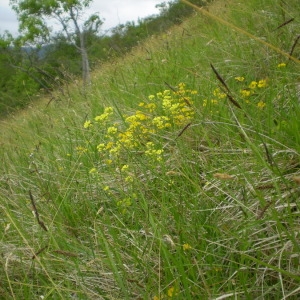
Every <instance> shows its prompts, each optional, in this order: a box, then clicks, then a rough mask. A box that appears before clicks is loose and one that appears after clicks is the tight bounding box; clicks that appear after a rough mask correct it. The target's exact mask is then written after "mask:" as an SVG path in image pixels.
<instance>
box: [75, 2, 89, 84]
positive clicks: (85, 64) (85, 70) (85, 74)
mask: <svg viewBox="0 0 300 300" xmlns="http://www.w3.org/2000/svg"><path fill="white" fill-rule="evenodd" d="M70 16H71V19H72V21H73V23H74V26H75V29H76V34H77V37H78V38H79V42H80V45H79V47H78V48H79V49H78V50H79V51H80V54H81V65H82V80H83V84H84V85H89V84H91V76H90V64H89V59H88V54H87V50H86V46H85V40H84V32H82V31H81V30H80V28H79V25H78V23H77V18H76V16H75V14H74V11H73V8H72V7H71V8H70Z"/></svg>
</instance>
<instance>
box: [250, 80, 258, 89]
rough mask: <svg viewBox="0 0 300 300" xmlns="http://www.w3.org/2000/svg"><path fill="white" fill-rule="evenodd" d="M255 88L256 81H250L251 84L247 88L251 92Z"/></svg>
mask: <svg viewBox="0 0 300 300" xmlns="http://www.w3.org/2000/svg"><path fill="white" fill-rule="evenodd" d="M256 86H257V82H256V81H251V83H250V84H249V88H250V89H252V90H253V89H255V88H256Z"/></svg>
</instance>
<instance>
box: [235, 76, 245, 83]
mask: <svg viewBox="0 0 300 300" xmlns="http://www.w3.org/2000/svg"><path fill="white" fill-rule="evenodd" d="M234 79H235V80H236V81H238V82H243V81H244V80H245V78H244V77H243V76H237V77H234Z"/></svg>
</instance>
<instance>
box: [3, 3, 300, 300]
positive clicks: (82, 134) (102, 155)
mask: <svg viewBox="0 0 300 300" xmlns="http://www.w3.org/2000/svg"><path fill="white" fill-rule="evenodd" d="M299 11H300V2H299V1H298V0H290V1H279V0H278V1H273V0H260V1H258V0H249V1H237V0H222V1H221V0H220V1H218V0H216V1H214V2H213V3H212V4H210V5H209V6H208V8H207V9H205V10H197V12H196V14H195V16H193V17H192V18H190V19H188V20H187V21H186V22H184V23H183V24H181V25H180V26H178V27H175V28H173V29H172V30H170V31H169V32H166V33H165V34H163V35H161V36H157V37H153V38H151V39H149V40H148V41H147V42H145V43H144V44H142V45H140V46H139V47H137V48H136V49H134V50H133V51H132V52H131V53H129V54H128V55H127V56H126V57H125V58H123V59H119V60H115V61H113V62H111V63H109V64H105V65H103V66H102V67H101V69H99V71H98V72H95V73H94V75H93V85H92V86H91V87H89V89H88V90H85V91H84V90H82V89H81V88H80V83H79V82H74V84H72V85H69V86H65V87H64V89H63V90H61V91H57V93H56V95H55V97H54V98H52V99H42V100H41V101H40V103H39V104H38V105H36V106H34V107H31V108H28V109H26V110H24V111H22V112H21V113H18V114H17V115H14V116H13V115H12V116H11V117H9V118H7V119H5V120H3V121H1V124H0V126H1V131H0V145H1V147H0V153H1V154H0V155H1V162H2V164H1V165H0V168H1V169H0V171H1V172H0V174H1V175H0V206H1V211H0V216H1V218H0V221H1V228H2V229H1V233H0V237H1V241H0V250H1V258H0V263H1V269H2V272H0V282H1V284H0V298H1V299H156V300H158V299H219V300H220V299H298V298H299V295H300V288H299V284H300V275H299V259H300V257H299V250H300V249H299V230H300V221H299V196H300V189H299V185H300V159H299V156H300V121H299V120H300V103H299V102H300V96H299V93H300V83H299V76H300V71H299V66H300V65H299V63H300V62H299V60H298V59H299V56H300V46H299V43H298V39H299V35H298V34H299V29H300V18H299V13H298V12H299ZM289 54H290V55H291V56H289Z"/></svg>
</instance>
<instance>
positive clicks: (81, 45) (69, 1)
mask: <svg viewBox="0 0 300 300" xmlns="http://www.w3.org/2000/svg"><path fill="white" fill-rule="evenodd" d="M91 2H92V0H10V4H11V6H12V8H13V9H14V11H15V12H16V13H17V15H18V19H19V22H20V24H19V30H20V32H21V34H22V41H23V43H28V42H29V43H33V44H35V45H42V44H47V43H48V44H49V43H50V42H51V39H52V37H53V36H52V34H51V33H52V28H51V26H50V25H49V22H50V21H58V23H59V24H60V25H61V34H64V35H65V37H66V38H67V40H68V42H69V43H71V44H73V45H74V46H75V47H76V49H77V50H78V51H79V53H80V55H81V62H82V79H83V82H84V84H89V83H90V81H91V79H90V66H89V59H88V53H87V47H86V40H85V35H86V33H90V32H97V31H98V29H99V27H100V26H101V25H102V23H103V22H102V21H101V19H100V17H99V16H98V15H97V14H93V15H91V16H90V17H89V18H87V19H86V20H85V22H83V23H82V24H81V21H82V20H81V18H82V17H83V13H84V10H85V9H87V8H88V7H89V6H90V3H91Z"/></svg>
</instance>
